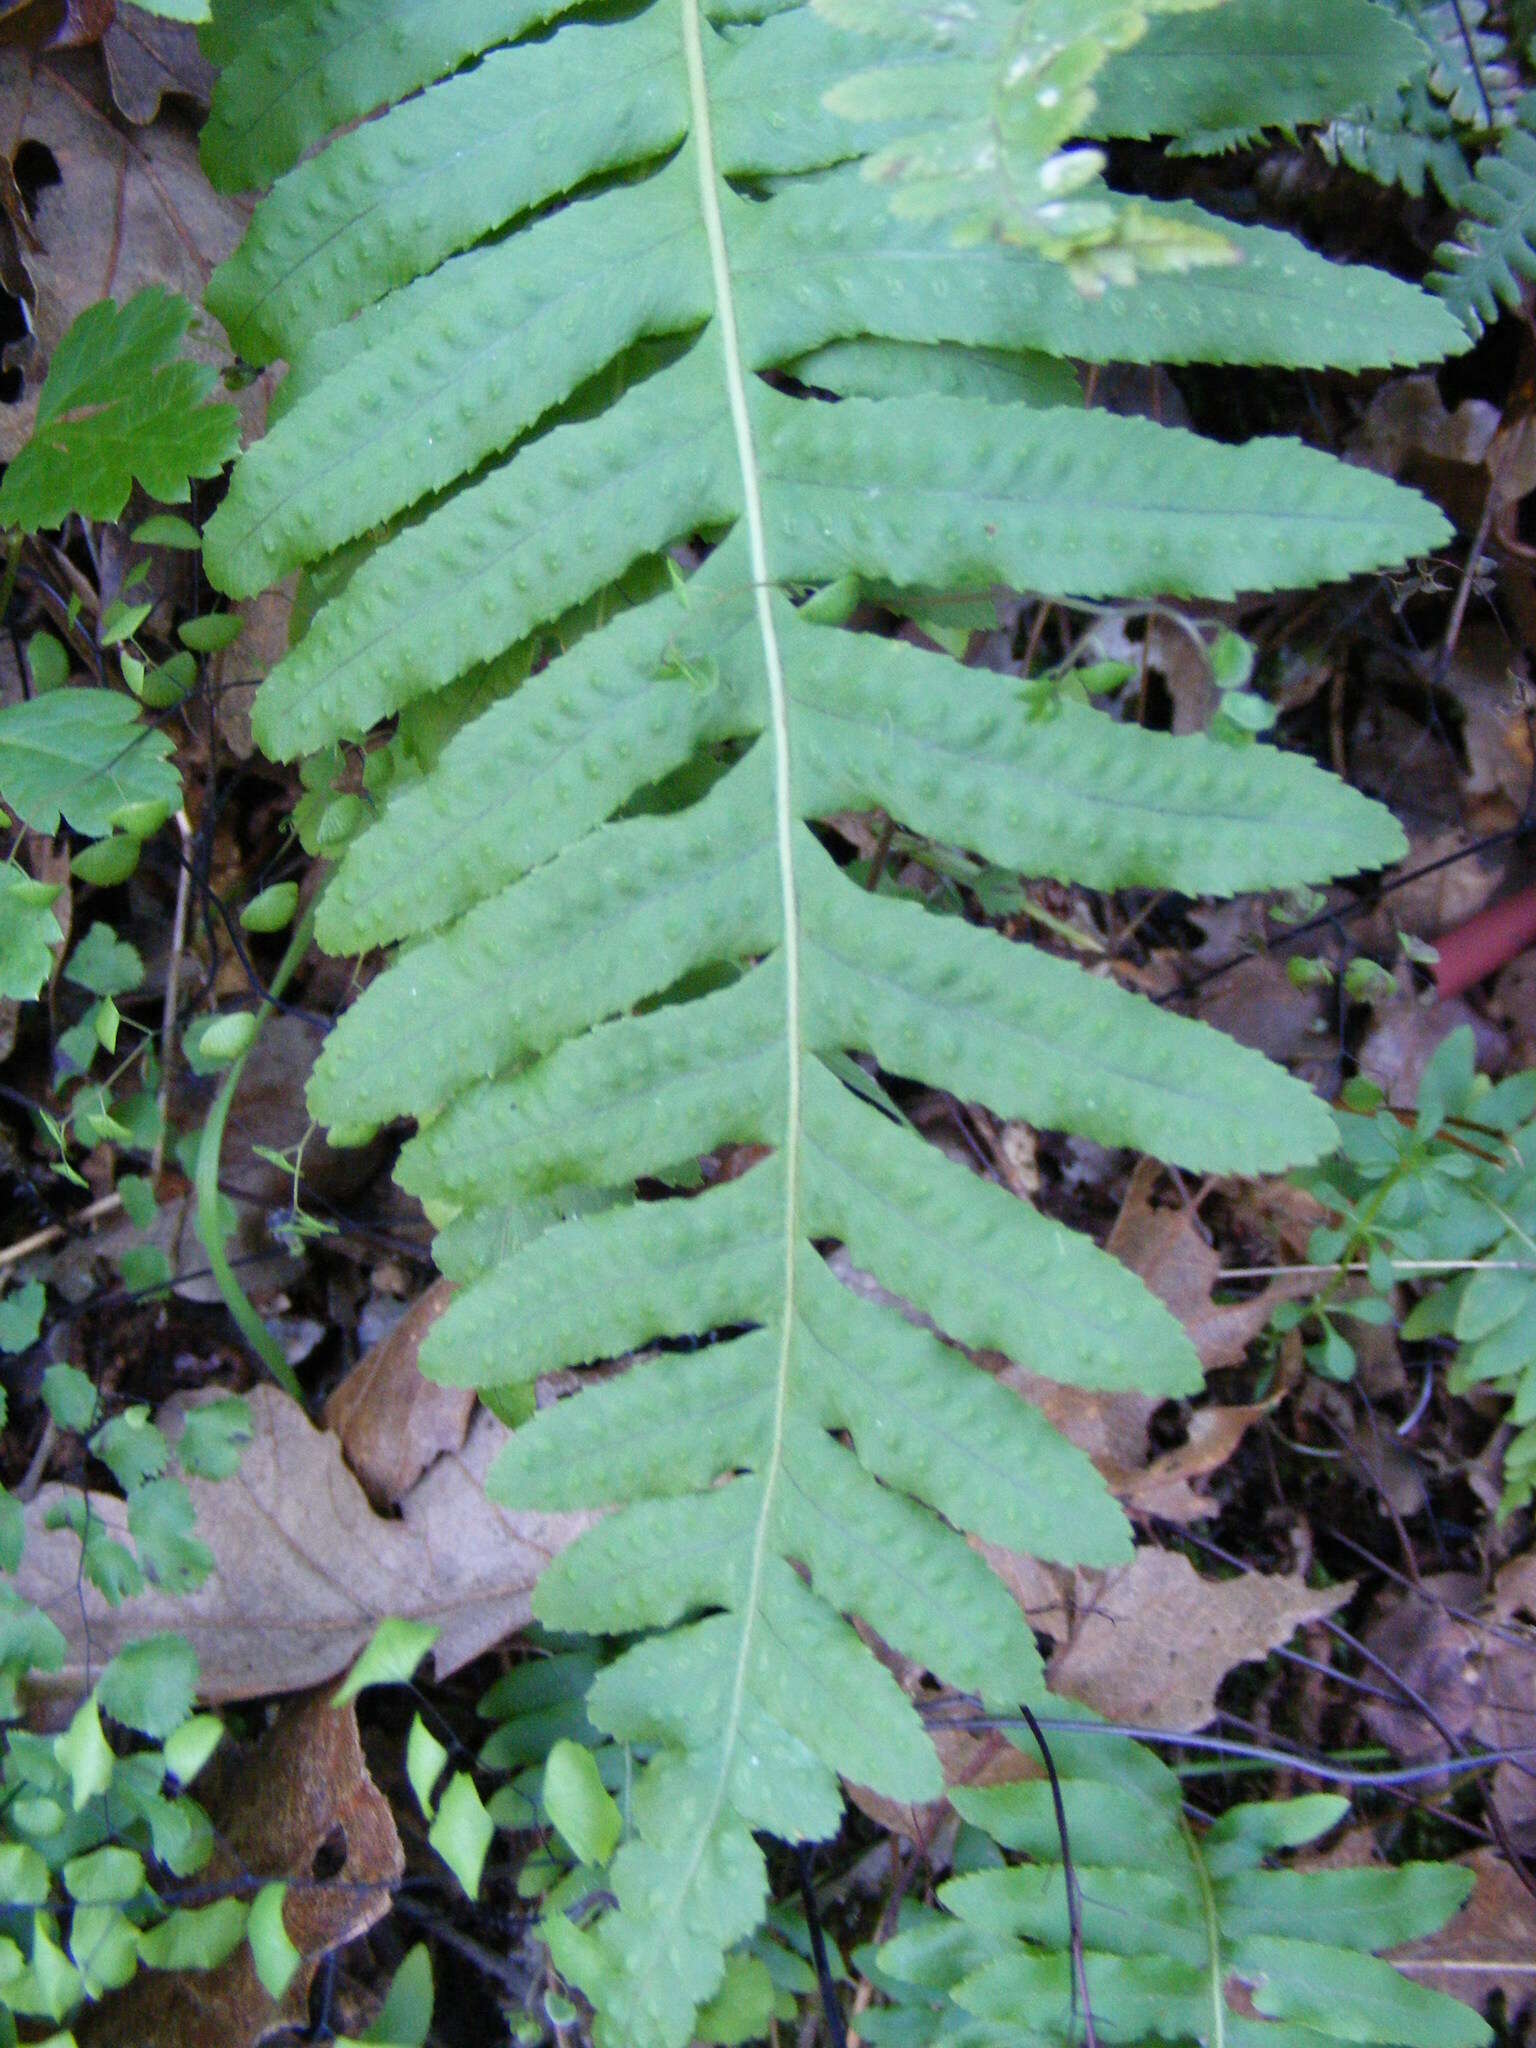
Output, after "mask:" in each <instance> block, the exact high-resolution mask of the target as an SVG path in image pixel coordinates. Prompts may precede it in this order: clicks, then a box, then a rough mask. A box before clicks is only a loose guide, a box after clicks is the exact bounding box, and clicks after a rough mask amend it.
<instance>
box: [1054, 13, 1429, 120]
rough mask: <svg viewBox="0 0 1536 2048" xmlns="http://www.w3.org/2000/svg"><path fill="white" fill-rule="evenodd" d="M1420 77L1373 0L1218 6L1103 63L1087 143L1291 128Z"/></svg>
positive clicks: (1416, 48) (1401, 28)
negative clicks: (1092, 138) (1101, 138)
mask: <svg viewBox="0 0 1536 2048" xmlns="http://www.w3.org/2000/svg"><path fill="white" fill-rule="evenodd" d="M1423 68H1424V55H1423V49H1422V46H1421V44H1420V41H1419V39H1418V38H1417V37H1416V36H1415V35H1414V33H1413V32H1412V30H1411V29H1410V28H1408V27H1407V26H1405V25H1404V24H1403V23H1401V22H1398V21H1394V20H1393V18H1392V16H1391V15H1390V14H1389V13H1388V12H1387V11H1386V10H1385V9H1384V8H1382V7H1379V6H1376V5H1375V4H1373V0H1227V4H1226V5H1225V6H1222V7H1218V8H1216V9H1215V10H1214V11H1213V12H1211V13H1209V14H1203V13H1194V14H1169V15H1167V16H1165V17H1164V18H1163V19H1162V20H1160V21H1157V22H1154V23H1153V25H1152V28H1151V30H1150V32H1149V34H1148V36H1147V39H1146V41H1145V42H1144V43H1142V44H1140V45H1139V46H1138V47H1137V48H1135V49H1133V50H1130V51H1128V52H1127V53H1126V54H1125V55H1124V56H1122V57H1119V58H1116V59H1114V60H1112V61H1111V62H1110V64H1109V65H1107V66H1106V68H1105V72H1104V76H1103V79H1102V81H1101V82H1100V86H1099V105H1098V111H1097V113H1096V114H1095V115H1094V116H1093V118H1092V120H1091V121H1090V122H1089V124H1088V126H1089V129H1090V132H1091V133H1094V134H1098V135H1132V136H1148V135H1176V136H1177V135H1191V134H1199V133H1202V132H1205V131H1212V130H1221V129H1237V130H1242V131H1249V132H1251V131H1256V130H1262V129H1265V128H1295V127H1299V126H1302V125H1303V124H1307V123H1316V122H1320V121H1326V120H1327V119H1328V118H1329V117H1330V116H1331V115H1332V114H1334V113H1335V112H1336V111H1337V110H1338V109H1339V107H1341V106H1348V105H1351V104H1353V103H1354V102H1356V101H1372V102H1374V101H1376V100H1378V99H1382V98H1385V97H1386V96H1387V95H1388V94H1389V93H1391V92H1395V91H1396V90H1397V89H1398V88H1399V87H1401V86H1403V85H1406V84H1407V83H1408V82H1409V81H1410V79H1411V78H1412V77H1413V75H1414V74H1415V73H1416V72H1421V71H1422V70H1423Z"/></svg>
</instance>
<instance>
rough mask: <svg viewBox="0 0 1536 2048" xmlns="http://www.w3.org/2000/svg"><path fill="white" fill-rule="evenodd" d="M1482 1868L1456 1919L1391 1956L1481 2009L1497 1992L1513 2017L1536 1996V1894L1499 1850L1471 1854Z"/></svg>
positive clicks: (1432, 1986)
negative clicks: (1529, 1890) (1527, 1886)
mask: <svg viewBox="0 0 1536 2048" xmlns="http://www.w3.org/2000/svg"><path fill="white" fill-rule="evenodd" d="M1466 1860H1467V1867H1468V1868H1469V1869H1471V1870H1473V1871H1475V1872H1476V1873H1477V1883H1476V1886H1475V1888H1474V1890H1473V1893H1472V1896H1471V1898H1470V1899H1469V1900H1468V1901H1467V1903H1466V1905H1465V1906H1464V1907H1463V1908H1462V1910H1461V1911H1460V1912H1459V1913H1458V1914H1457V1915H1456V1918H1455V1919H1454V1920H1452V1921H1451V1922H1449V1924H1448V1925H1447V1926H1445V1927H1442V1928H1441V1929H1440V1932H1439V1933H1438V1934H1427V1935H1425V1936H1424V1937H1423V1939H1422V1940H1420V1941H1410V1942H1408V1943H1406V1944H1405V1946H1404V1947H1402V1948H1399V1949H1394V1950H1393V1951H1392V1953H1391V1955H1390V1956H1389V1957H1388V1959H1387V1960H1388V1961H1389V1962H1393V1963H1395V1964H1396V1965H1397V1967H1398V1968H1399V1969H1400V1970H1406V1971H1407V1972H1408V1974H1409V1975H1410V1976H1411V1977H1412V1978H1413V1981H1414V1982H1415V1983H1416V1984H1423V1985H1425V1986H1426V1987H1427V1988H1428V1989H1429V1990H1432V1991H1443V1992H1445V1993H1446V1994H1447V1996H1448V1997H1451V1998H1459V1999H1460V2000H1461V2001H1462V2003H1463V2004H1464V2005H1472V2006H1476V2007H1477V2009H1478V2011H1479V2012H1481V2011H1482V2009H1483V2007H1484V2006H1485V2005H1486V2004H1487V2002H1488V2000H1489V1999H1490V1998H1491V1997H1492V1996H1493V1994H1494V1992H1495V1991H1502V1992H1503V1994H1504V2003H1505V2010H1506V2013H1507V2015H1508V2017H1509V2018H1510V2019H1511V2020H1514V2019H1516V2018H1517V2017H1518V2016H1519V2014H1520V2012H1521V2011H1522V2009H1523V2008H1524V2007H1526V2006H1528V2005H1530V2004H1531V2002H1532V2000H1533V1999H1536V1899H1533V1898H1532V1897H1531V1895H1530V1893H1529V1892H1528V1891H1527V1890H1526V1888H1525V1886H1524V1885H1523V1884H1522V1883H1521V1882H1520V1880H1519V1878H1518V1877H1516V1875H1515V1873H1514V1872H1513V1871H1512V1870H1511V1869H1510V1867H1509V1865H1508V1864H1507V1863H1506V1862H1505V1860H1504V1858H1503V1857H1502V1856H1500V1855H1499V1854H1498V1852H1497V1851H1496V1850H1494V1849H1479V1850H1478V1851H1477V1853H1476V1854H1475V1855H1474V1856H1470V1857H1468V1858H1467V1859H1466Z"/></svg>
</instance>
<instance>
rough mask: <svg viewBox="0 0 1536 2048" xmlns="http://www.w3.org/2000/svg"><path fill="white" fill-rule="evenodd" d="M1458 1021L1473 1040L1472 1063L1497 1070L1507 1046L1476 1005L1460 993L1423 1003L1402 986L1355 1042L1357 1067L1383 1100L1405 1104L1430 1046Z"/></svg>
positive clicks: (1438, 1042)
mask: <svg viewBox="0 0 1536 2048" xmlns="http://www.w3.org/2000/svg"><path fill="white" fill-rule="evenodd" d="M1463 1024H1465V1025H1468V1026H1469V1027H1470V1028H1471V1031H1472V1034H1473V1036H1474V1038H1475V1039H1476V1040H1477V1058H1478V1065H1479V1066H1487V1067H1492V1068H1493V1069H1494V1070H1495V1071H1496V1072H1497V1071H1499V1070H1501V1069H1502V1067H1503V1065H1504V1060H1505V1055H1506V1053H1507V1050H1508V1049H1507V1047H1506V1046H1505V1045H1504V1043H1503V1042H1502V1036H1501V1034H1500V1032H1499V1031H1498V1030H1497V1028H1496V1027H1495V1026H1494V1025H1492V1024H1490V1023H1489V1021H1488V1019H1487V1018H1486V1017H1484V1016H1483V1015H1482V1013H1481V1012H1480V1011H1477V1010H1474V1009H1473V1008H1472V1006H1471V1005H1470V1004H1469V1003H1464V1002H1463V1001H1462V1000H1461V998H1460V996H1452V997H1449V998H1448V999H1447V1000H1446V1001H1444V1002H1438V1003H1437V1002H1429V1003H1426V1002H1425V1001H1424V1000H1423V998H1422V997H1419V996H1416V995H1414V994H1413V993H1412V992H1411V991H1408V992H1405V993H1403V994H1402V995H1400V996H1398V997H1397V998H1396V999H1395V1000H1393V1001H1390V1002H1388V1003H1386V1004H1385V1005H1383V1007H1382V1008H1381V1009H1379V1010H1378V1011H1377V1013H1376V1015H1375V1018H1374V1019H1373V1021H1372V1024H1371V1028H1370V1030H1369V1031H1367V1033H1366V1034H1365V1037H1364V1039H1363V1041H1362V1042H1361V1046H1360V1055H1359V1057H1360V1071H1361V1073H1362V1074H1364V1075H1365V1076H1366V1078H1367V1079H1368V1080H1372V1081H1374V1082H1375V1083H1376V1085H1377V1087H1378V1088H1380V1089H1382V1090H1383V1091H1384V1092H1385V1094H1386V1098H1387V1100H1388V1102H1395V1103H1397V1104H1399V1105H1400V1106H1401V1107H1403V1108H1407V1107H1409V1106H1411V1105H1412V1104H1413V1103H1414V1102H1415V1101H1416V1100H1417V1098H1418V1093H1419V1083H1420V1082H1421V1081H1422V1080H1423V1078H1424V1071H1425V1069H1426V1068H1427V1067H1428V1065H1429V1063H1430V1061H1431V1060H1432V1059H1433V1058H1434V1056H1435V1053H1436V1051H1437V1050H1438V1048H1439V1047H1440V1046H1441V1045H1442V1044H1443V1043H1444V1041H1445V1040H1446V1039H1447V1038H1449V1037H1450V1035H1451V1033H1452V1032H1453V1031H1459V1030H1460V1029H1461V1027H1462V1025H1463Z"/></svg>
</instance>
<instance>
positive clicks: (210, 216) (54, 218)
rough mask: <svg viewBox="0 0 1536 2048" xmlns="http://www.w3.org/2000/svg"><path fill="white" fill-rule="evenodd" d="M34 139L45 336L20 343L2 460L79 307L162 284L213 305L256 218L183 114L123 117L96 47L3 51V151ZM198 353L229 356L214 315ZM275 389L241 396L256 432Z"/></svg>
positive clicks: (35, 231)
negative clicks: (222, 266) (221, 267)
mask: <svg viewBox="0 0 1536 2048" xmlns="http://www.w3.org/2000/svg"><path fill="white" fill-rule="evenodd" d="M28 146H29V147H28ZM24 147H27V148H28V154H29V155H30V157H31V158H32V160H33V165H34V168H36V167H37V166H42V167H43V169H44V175H43V177H42V179H41V182H40V184H39V186H38V189H37V196H36V199H35V201H34V203H33V206H32V209H31V213H30V217H29V219H28V223H27V226H28V230H29V232H30V236H31V240H30V242H28V241H27V240H26V238H25V237H23V236H18V237H17V242H18V248H17V260H18V261H19V262H20V264H21V266H22V269H23V271H24V273H25V296H26V297H27V299H28V301H29V306H30V314H31V328H32V332H31V335H30V336H29V337H28V339H27V340H26V341H25V342H22V343H19V344H17V345H16V346H15V349H14V351H11V350H8V351H7V355H8V357H9V356H11V355H12V354H13V353H14V358H15V363H16V367H18V368H20V369H21V370H22V372H23V375H24V378H25V385H24V389H23V392H22V395H21V397H20V398H19V399H18V400H17V401H16V402H15V403H13V404H7V405H3V406H0V461H9V459H10V458H11V456H12V455H14V454H15V452H16V450H17V449H18V448H19V447H20V446H21V444H22V443H23V441H25V440H26V439H27V437H28V435H29V434H30V433H31V431H32V425H33V421H34V419H35V416H36V411H37V394H38V391H39V389H40V388H41V385H42V381H43V377H44V375H45V374H46V372H47V368H48V361H49V358H50V356H51V354H52V351H53V349H54V347H55V346H56V345H57V343H58V341H59V339H60V337H61V336H62V335H63V333H64V332H65V330H66V328H68V326H69V325H70V323H71V322H72V321H73V320H74V318H75V317H76V315H77V314H79V313H81V312H83V311H84V309H85V308H86V307H87V306H89V305H91V304H93V303H94V302H95V301H96V300H98V299H103V298H112V299H117V300H119V301H121V300H125V299H128V298H131V297H132V295H133V294H134V293H135V292H136V291H138V290H140V289H141V288H142V287H143V286H145V285H149V284H159V285H163V286H165V287H166V288H168V289H169V290H172V291H177V292H180V293H182V294H183V295H184V296H185V297H187V298H189V299H191V300H192V302H193V303H194V304H200V303H201V300H202V297H203V293H204V290H205V289H206V287H207V283H208V279H209V277H210V275H211V274H212V271H213V268H214V265H215V264H217V263H220V262H222V261H223V259H224V258H225V257H226V256H228V255H229V254H231V252H232V251H233V249H234V247H235V244H236V243H237V242H238V241H239V239H240V237H241V235H242V234H243V233H244V231H245V226H246V223H247V221H248V219H249V215H250V208H249V205H248V204H246V203H245V202H243V201H241V200H238V199H230V198H227V197H225V196H224V195H223V194H220V193H217V192H215V191H214V190H213V189H212V187H211V186H210V185H209V183H208V180H207V178H206V177H205V176H204V174H203V171H202V167H201V165H200V164H199V162H198V155H197V135H196V131H195V129H194V127H193V124H192V123H191V121H190V120H188V119H187V118H186V117H185V116H184V115H183V114H182V112H181V111H180V110H179V109H177V110H174V111H172V110H169V109H168V110H166V112H165V113H164V114H163V115H162V117H161V119H159V120H158V121H156V122H155V123H154V124H153V125H152V126H150V127H144V128H130V127H127V126H126V125H125V124H124V123H123V121H122V120H121V118H120V117H119V115H118V113H117V110H116V108H115V107H114V106H113V105H112V98H111V93H110V91H109V89H108V84H107V78H106V71H105V67H104V64H103V62H102V59H101V56H100V54H99V53H98V52H96V51H93V50H84V51H79V52H75V53H68V52H66V53H64V54H62V55H59V56H56V57H50V58H48V59H46V60H43V59H39V58H36V57H33V56H30V55H28V54H27V53H26V52H24V51H21V50H0V151H3V153H4V155H5V157H6V159H7V160H8V162H9V163H10V164H12V165H15V164H16V162H17V158H18V154H19V152H21V151H22V150H23V148H24ZM49 168H51V170H52V171H53V172H54V173H55V174H56V175H55V176H54V177H53V178H52V179H51V181H50V178H49V176H48V175H47V171H48V169H49ZM190 352H191V353H192V354H194V355H196V356H198V357H200V358H201V360H203V361H205V362H212V363H217V364H219V365H221V366H222V365H223V364H225V363H227V362H228V361H229V350H228V348H227V347H226V346H225V345H224V344H223V342H222V338H221V337H219V336H218V335H217V333H216V330H215V329H214V327H213V325H212V323H211V322H208V321H201V322H199V324H198V327H197V328H195V329H194V331H193V334H192V336H191V339H190ZM268 384H269V380H268V379H265V378H261V379H258V380H257V381H256V383H255V384H253V385H251V386H250V387H249V388H248V390H247V391H245V392H244V393H242V394H240V397H239V402H240V406H241V411H242V415H243V417H244V419H245V424H246V426H247V428H250V427H252V426H254V425H255V424H257V423H258V422H259V421H260V418H261V416H262V413H263V411H264V408H265V403H266V393H267V389H268Z"/></svg>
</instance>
